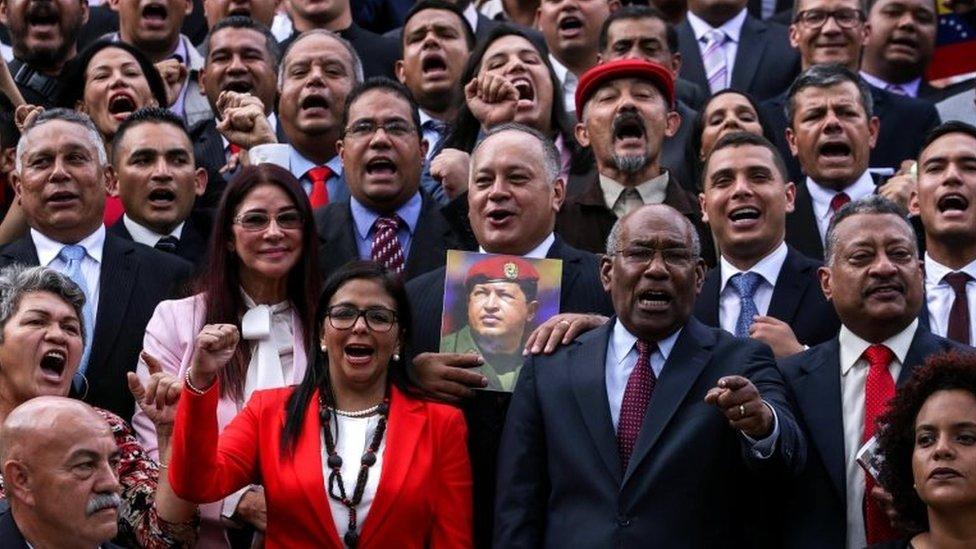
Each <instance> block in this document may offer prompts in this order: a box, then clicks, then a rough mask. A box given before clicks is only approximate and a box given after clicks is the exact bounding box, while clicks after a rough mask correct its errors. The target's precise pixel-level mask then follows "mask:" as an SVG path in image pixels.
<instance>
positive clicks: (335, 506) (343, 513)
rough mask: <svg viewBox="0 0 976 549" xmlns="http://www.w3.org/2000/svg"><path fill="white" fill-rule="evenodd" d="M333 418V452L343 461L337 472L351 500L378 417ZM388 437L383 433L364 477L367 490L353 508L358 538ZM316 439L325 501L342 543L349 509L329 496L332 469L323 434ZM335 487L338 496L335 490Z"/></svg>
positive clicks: (347, 528)
mask: <svg viewBox="0 0 976 549" xmlns="http://www.w3.org/2000/svg"><path fill="white" fill-rule="evenodd" d="M335 417H336V419H337V420H338V424H339V434H338V436H336V452H337V453H338V454H339V456H340V457H341V458H342V469H341V470H340V471H341V473H342V481H343V485H344V486H345V489H346V497H348V498H349V499H352V497H353V492H354V491H355V490H356V479H357V477H358V476H359V469H360V467H361V465H362V458H363V454H364V453H365V452H366V448H368V447H369V443H370V441H371V440H372V439H373V433H375V432H376V426H377V424H379V420H380V416H379V415H374V416H370V417H362V418H358V417H356V418H354V417H345V416H341V415H338V414H336V416H335ZM387 427H388V428H389V424H387ZM333 429H334V426H333ZM332 434H333V435H335V430H333V432H332ZM388 436H389V430H387V432H386V433H384V434H383V440H381V441H380V447H379V449H378V450H377V452H376V463H374V464H373V466H372V467H370V468H369V476H368V477H366V489H365V490H364V491H363V499H362V500H361V501H360V502H359V505H357V506H356V532H357V533H358V534H360V535H362V533H363V523H364V522H365V521H366V515H367V514H369V508H370V507H371V506H372V505H373V498H375V497H376V488H377V486H379V484H380V476H381V473H382V471H383V452H384V451H385V449H386V439H387V437H388ZM319 438H320V439H321V447H322V469H323V471H322V473H323V477H325V493H326V498H328V500H329V509H330V510H331V511H332V520H334V521H335V526H336V532H338V533H339V539H340V540H341V539H342V537H343V536H345V535H346V532H348V531H349V510H348V509H347V508H346V506H345V505H343V504H342V503H340V502H338V501H336V500H334V499H332V497H331V496H329V495H328V494H329V475H330V474H331V473H332V469H329V466H328V460H329V454H328V452H327V451H326V448H325V435H324V434H321V435H319ZM336 488H337V490H336V493H337V495H338V487H336Z"/></svg>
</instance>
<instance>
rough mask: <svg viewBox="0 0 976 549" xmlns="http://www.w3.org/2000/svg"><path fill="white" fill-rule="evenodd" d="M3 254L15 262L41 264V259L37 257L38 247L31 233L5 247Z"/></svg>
mask: <svg viewBox="0 0 976 549" xmlns="http://www.w3.org/2000/svg"><path fill="white" fill-rule="evenodd" d="M3 255H4V256H6V257H9V258H10V259H12V260H13V261H12V262H13V263H23V264H25V265H39V264H40V262H41V261H40V259H38V258H37V248H36V247H35V246H34V240H33V239H31V237H30V234H28V235H27V236H25V237H23V238H19V239H17V240H14V241H13V242H11V243H10V244H8V245H7V246H6V247H4V248H3Z"/></svg>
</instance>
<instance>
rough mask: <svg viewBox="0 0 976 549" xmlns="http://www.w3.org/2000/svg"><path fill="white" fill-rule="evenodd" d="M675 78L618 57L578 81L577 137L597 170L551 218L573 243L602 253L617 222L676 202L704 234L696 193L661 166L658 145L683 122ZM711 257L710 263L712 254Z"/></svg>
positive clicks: (650, 63) (654, 65)
mask: <svg viewBox="0 0 976 549" xmlns="http://www.w3.org/2000/svg"><path fill="white" fill-rule="evenodd" d="M673 78H674V77H673V75H672V74H671V71H670V70H668V69H667V68H666V67H664V66H662V65H660V64H659V63H656V62H653V61H645V60H643V59H620V60H616V61H609V62H607V63H603V64H600V65H597V66H596V67H594V68H593V69H591V70H590V71H588V72H587V73H586V74H585V75H584V77H583V79H582V80H581V81H580V86H579V88H577V94H576V104H577V110H578V115H579V117H580V120H581V122H580V123H579V124H578V125H577V127H576V137H577V140H578V141H579V142H580V144H582V145H583V146H584V147H590V148H591V149H592V150H593V156H594V157H595V158H596V165H597V169H598V171H599V175H597V177H594V178H593V179H592V180H591V181H590V182H589V185H587V186H586V187H585V188H583V189H580V190H579V191H577V193H576V194H575V195H574V194H573V192H572V191H571V192H570V193H569V194H570V196H569V198H568V199H567V200H566V203H565V204H563V207H562V209H561V210H560V212H559V216H558V217H557V218H556V232H558V233H559V234H560V235H561V236H562V237H563V238H565V239H566V241H567V242H568V243H569V244H570V245H572V246H576V247H578V248H581V249H584V250H588V251H591V252H594V253H599V252H601V251H602V250H603V249H604V247H605V246H604V245H605V243H606V238H607V235H608V234H610V228H611V227H612V226H613V224H614V222H615V221H616V220H617V219H618V218H620V217H623V216H624V215H625V214H626V213H628V212H630V211H631V210H633V209H635V208H638V207H640V206H642V205H644V204H661V203H664V204H667V205H669V206H672V207H674V208H676V209H677V210H679V211H680V212H681V213H682V214H684V215H685V216H687V217H688V218H689V219H691V220H692V222H693V223H695V224H696V226H698V227H699V231H700V232H701V233H702V236H703V237H705V236H707V235H706V234H705V233H707V229H705V228H704V226H702V225H701V214H700V211H699V209H698V206H697V204H695V199H694V197H693V196H692V195H691V193H689V192H688V191H687V190H685V189H684V188H682V187H681V185H680V184H679V183H678V182H677V181H675V179H674V178H673V177H672V176H671V174H670V173H669V172H668V171H667V170H665V169H662V167H661V150H662V143H663V141H664V139H665V138H666V137H667V136H671V135H674V132H675V131H676V130H677V128H678V124H679V123H680V122H681V120H680V116H679V115H678V114H677V113H676V112H674V79H673ZM596 98H599V100H597V99H596ZM709 241H710V240H709ZM707 251H708V252H711V251H712V250H711V249H710V246H709V249H708V250H707ZM709 259H710V260H711V261H710V264H714V254H710V255H709Z"/></svg>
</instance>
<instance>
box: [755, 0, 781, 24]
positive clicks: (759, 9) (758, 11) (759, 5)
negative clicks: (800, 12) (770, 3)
mask: <svg viewBox="0 0 976 549" xmlns="http://www.w3.org/2000/svg"><path fill="white" fill-rule="evenodd" d="M762 5H763V2H762V0H749V2H748V4H746V7H747V8H748V9H749V15H751V16H753V17H755V18H756V19H762ZM792 9H793V2H790V0H776V7H775V8H773V14H772V15H771V16H770V17H769V19H772V17H773V16H775V15H776V14H778V13H782V12H783V11H786V12H788V13H789V12H791V11H792ZM767 20H768V19H767ZM777 23H781V22H780V21H777ZM781 24H782V23H781ZM786 24H787V25H789V21H788V20H787V23H786Z"/></svg>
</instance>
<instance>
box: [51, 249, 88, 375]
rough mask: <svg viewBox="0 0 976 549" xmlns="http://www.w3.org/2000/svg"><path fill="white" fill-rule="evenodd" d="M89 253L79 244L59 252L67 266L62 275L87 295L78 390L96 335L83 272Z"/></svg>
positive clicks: (83, 312) (83, 311) (83, 313)
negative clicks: (82, 266)
mask: <svg viewBox="0 0 976 549" xmlns="http://www.w3.org/2000/svg"><path fill="white" fill-rule="evenodd" d="M87 253H88V252H87V250H85V247H84V246H79V245H77V244H71V245H68V246H65V247H63V248H61V251H60V252H58V257H59V258H60V259H61V261H64V264H65V265H64V270H63V271H61V273H62V274H63V275H65V276H67V277H68V278H70V279H71V281H72V282H74V283H75V284H77V285H78V287H79V288H80V289H81V291H82V293H84V294H85V306H84V308H83V309H82V315H83V316H84V317H85V318H84V319H82V321H83V322H84V323H85V350H84V352H83V353H82V355H81V362H79V363H78V371H77V372H76V373H75V379H74V384H75V388H76V389H78V390H81V389H82V383H81V380H82V377H83V376H84V374H85V372H86V371H87V370H88V358H89V356H90V355H91V348H92V338H93V336H94V334H95V318H94V315H93V314H92V302H91V292H90V291H88V283H87V282H85V276H84V274H83V273H82V272H81V263H82V261H84V259H85V254H87Z"/></svg>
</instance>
